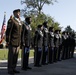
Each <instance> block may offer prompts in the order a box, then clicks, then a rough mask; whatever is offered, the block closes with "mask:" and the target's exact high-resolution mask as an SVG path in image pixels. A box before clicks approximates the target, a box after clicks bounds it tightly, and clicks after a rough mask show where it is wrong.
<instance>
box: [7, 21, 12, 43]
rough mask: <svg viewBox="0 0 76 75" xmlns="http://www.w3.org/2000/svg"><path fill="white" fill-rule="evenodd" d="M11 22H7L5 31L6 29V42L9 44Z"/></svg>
mask: <svg viewBox="0 0 76 75" xmlns="http://www.w3.org/2000/svg"><path fill="white" fill-rule="evenodd" d="M12 26H13V24H12V21H11V20H8V22H7V29H6V42H9V41H10V36H11V35H10V34H11V31H12Z"/></svg>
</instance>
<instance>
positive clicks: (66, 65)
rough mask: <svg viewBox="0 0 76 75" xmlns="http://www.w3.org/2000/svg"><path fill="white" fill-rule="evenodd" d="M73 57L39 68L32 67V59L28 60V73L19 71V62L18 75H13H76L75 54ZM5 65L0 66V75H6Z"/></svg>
mask: <svg viewBox="0 0 76 75" xmlns="http://www.w3.org/2000/svg"><path fill="white" fill-rule="evenodd" d="M74 56H75V58H71V59H67V60H62V61H58V62H57V63H53V64H49V65H45V66H42V67H39V68H37V67H34V66H33V58H30V61H29V62H30V63H29V65H30V66H31V67H32V70H28V71H23V70H21V61H19V62H18V66H17V69H18V70H19V71H20V74H15V75H76V53H75V55H74ZM6 65H7V63H1V64H0V75H8V74H7V67H6Z"/></svg>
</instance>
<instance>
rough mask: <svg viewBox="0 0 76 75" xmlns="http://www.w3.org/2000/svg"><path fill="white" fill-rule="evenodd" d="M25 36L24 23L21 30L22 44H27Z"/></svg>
mask: <svg viewBox="0 0 76 75" xmlns="http://www.w3.org/2000/svg"><path fill="white" fill-rule="evenodd" d="M24 36H25V27H24V25H22V32H21V45H24V44H25V40H24V38H25V37H24Z"/></svg>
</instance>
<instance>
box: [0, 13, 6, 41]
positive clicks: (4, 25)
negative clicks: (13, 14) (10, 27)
mask: <svg viewBox="0 0 76 75" xmlns="http://www.w3.org/2000/svg"><path fill="white" fill-rule="evenodd" d="M5 31H6V13H4V19H3V24H2V28H1V40H2V39H4V36H5Z"/></svg>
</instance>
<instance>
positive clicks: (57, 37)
mask: <svg viewBox="0 0 76 75" xmlns="http://www.w3.org/2000/svg"><path fill="white" fill-rule="evenodd" d="M54 45H55V47H54V62H57V60H58V50H59V31H58V30H55V33H54Z"/></svg>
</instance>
